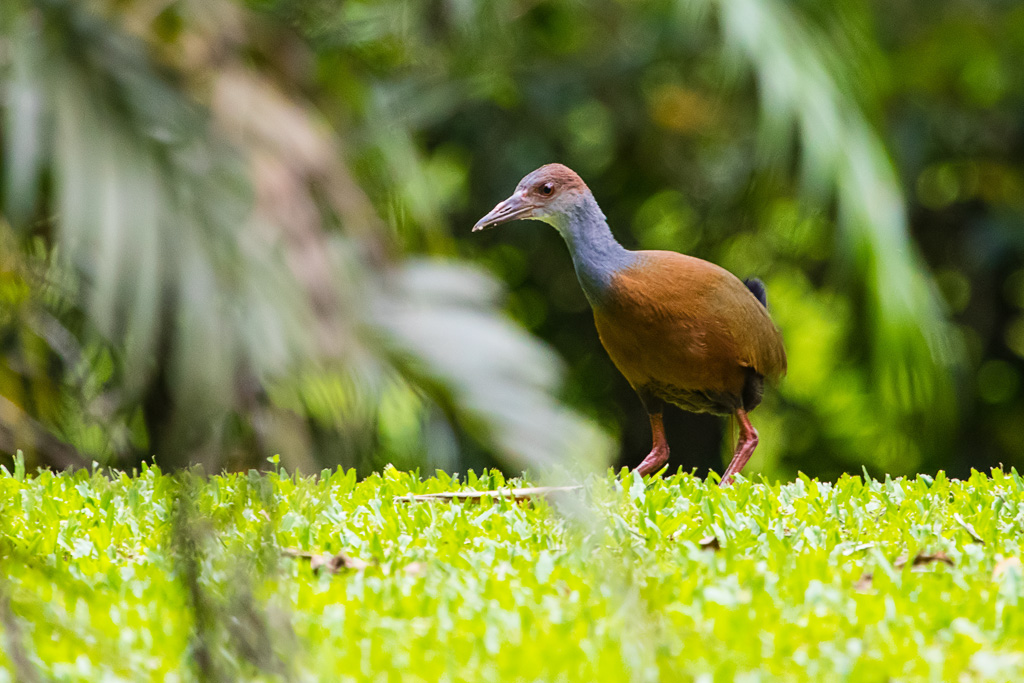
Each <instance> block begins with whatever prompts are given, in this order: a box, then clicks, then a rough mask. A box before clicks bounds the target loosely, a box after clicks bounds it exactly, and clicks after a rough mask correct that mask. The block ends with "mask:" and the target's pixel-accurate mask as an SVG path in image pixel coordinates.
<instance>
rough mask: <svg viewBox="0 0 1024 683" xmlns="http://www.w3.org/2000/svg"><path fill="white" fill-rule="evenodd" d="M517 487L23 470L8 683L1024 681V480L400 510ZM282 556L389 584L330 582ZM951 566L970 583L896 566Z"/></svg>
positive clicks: (679, 482) (8, 506) (8, 579)
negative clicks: (433, 496) (336, 560)
mask: <svg viewBox="0 0 1024 683" xmlns="http://www.w3.org/2000/svg"><path fill="white" fill-rule="evenodd" d="M501 485H505V482H504V481H503V480H502V478H501V476H500V475H498V474H496V473H492V474H488V475H486V476H483V477H481V478H479V479H477V477H475V476H473V475H472V474H470V475H469V477H468V481H464V482H460V481H457V480H453V479H451V478H449V477H447V476H446V475H441V474H439V475H438V477H435V478H430V479H427V480H420V479H418V478H417V477H415V476H413V475H410V474H408V473H402V472H398V471H395V470H387V471H385V472H384V473H383V475H380V476H373V477H370V478H368V479H366V480H364V481H362V482H357V481H356V477H355V474H354V472H344V471H337V472H325V473H323V474H322V475H321V476H320V477H316V478H302V479H297V480H296V479H294V478H290V477H288V476H287V475H283V474H282V475H277V474H269V475H260V474H256V473H250V474H239V475H225V476H217V477H208V478H202V479H200V478H194V479H191V480H189V481H186V482H184V483H183V482H182V480H180V479H177V478H175V477H171V476H168V475H165V474H161V473H160V472H159V471H158V470H157V469H155V468H151V469H146V470H144V471H143V472H142V473H141V474H139V475H138V476H135V477H129V476H127V475H123V474H116V475H114V476H112V477H108V476H104V475H102V474H100V473H95V474H90V473H87V472H79V473H77V474H53V473H49V472H42V473H39V474H37V475H34V476H26V475H25V474H24V472H23V471H20V469H19V471H16V472H15V473H14V474H11V473H9V472H7V471H6V470H3V472H0V534H2V535H0V543H2V545H0V551H2V560H0V562H2V564H0V593H2V595H0V598H2V597H3V596H6V597H7V598H8V599H9V600H10V607H11V609H10V610H3V609H2V608H0V631H2V633H0V681H6V680H16V678H17V676H16V672H15V664H14V660H15V657H16V654H15V653H16V652H20V653H22V654H23V655H24V657H25V658H27V663H23V664H22V665H21V666H22V675H25V671H28V673H29V675H30V674H31V673H32V670H34V671H35V673H37V674H39V675H40V676H41V677H45V678H49V679H52V680H59V681H108V680H110V681H113V680H125V681H137V680H160V681H164V680H167V681H176V680H181V681H187V680H202V678H203V676H204V675H206V676H207V677H208V679H209V680H218V681H220V680H229V679H233V678H236V679H245V680H251V679H257V680H303V681H305V680H324V681H363V680H374V681H398V680H401V681H437V680H446V681H514V680H523V681H560V680H561V681H598V680H607V681H625V680H643V681H656V680H663V681H701V682H711V681H734V680H735V681H775V680H779V681H805V680H817V681H841V680H849V681H879V682H881V681H916V680H922V681H924V680H927V681H942V682H946V681H1008V680H1013V679H1016V678H1018V674H1019V672H1020V671H1021V670H1022V669H1024V654H1022V653H1024V611H1022V610H1021V609H1020V608H1019V605H1018V601H1019V600H1020V598H1021V595H1022V592H1024V580H1022V572H1021V568H1020V564H1019V563H1018V562H1015V561H1014V560H1012V559H1011V560H1004V558H1016V557H1018V556H1019V555H1020V554H1021V547H1020V543H1021V538H1022V529H1024V508H1022V506H1021V491H1022V490H1024V481H1022V479H1021V478H1020V477H1019V476H1017V474H1016V473H1010V474H1004V473H1001V472H994V473H992V474H991V475H990V476H986V475H984V474H975V475H974V476H972V477H971V479H970V480H968V481H956V480H948V479H946V478H945V477H944V476H942V475H939V476H938V477H937V478H935V479H934V480H932V479H931V478H928V477H924V476H922V477H919V478H918V479H916V480H896V481H885V482H881V481H867V482H865V481H863V480H862V479H861V478H859V477H844V478H843V479H841V480H840V481H839V482H838V483H836V484H827V483H820V482H816V481H813V480H808V479H805V478H801V479H799V480H797V481H795V482H792V483H789V484H785V485H775V486H769V485H765V484H760V483H757V484H755V483H750V482H746V481H741V482H739V483H738V484H737V485H736V486H734V487H733V488H731V489H728V490H725V491H722V490H719V489H718V488H717V486H715V485H714V483H713V482H709V483H705V482H702V481H700V480H698V479H695V478H694V477H692V476H689V475H676V476H671V477H668V478H666V479H664V480H662V479H655V480H652V481H651V482H649V483H648V484H647V485H646V486H644V484H643V482H640V481H638V480H636V479H634V478H633V477H632V476H631V475H628V474H623V475H622V477H621V478H616V477H613V476H612V475H609V476H608V477H607V478H603V479H594V480H593V481H591V482H590V483H589V484H588V488H587V492H586V494H585V495H579V496H577V497H576V498H577V499H579V500H582V501H584V502H586V503H587V506H588V507H587V508H586V513H585V514H584V515H583V520H584V521H583V522H580V523H572V522H568V521H566V518H565V517H564V516H563V515H560V514H559V513H558V511H557V509H556V508H555V507H554V506H552V505H548V504H546V503H544V502H538V503H534V504H526V505H524V504H515V503H510V502H506V501H497V502H492V501H489V502H483V503H453V504H445V503H429V504H407V503H396V502H395V501H394V500H393V499H394V497H395V496H396V495H401V494H405V493H409V492H417V493H419V492H427V491H447V490H458V489H461V488H465V487H474V488H478V489H487V488H493V487H495V486H501ZM176 500H178V501H180V500H186V501H191V502H188V503H187V504H185V505H184V506H183V507H184V509H185V510H186V511H188V510H191V512H188V513H187V514H186V513H181V512H179V511H178V510H179V508H182V505H181V504H180V503H176ZM708 536H714V537H715V538H716V539H717V540H718V543H719V545H720V546H721V547H720V549H718V550H715V549H713V547H705V546H707V545H712V546H713V545H714V544H708V543H704V544H702V543H701V539H704V538H706V537H708ZM282 548H299V549H304V550H312V551H316V552H322V551H330V552H338V551H344V552H345V553H347V554H348V555H349V556H351V557H353V558H356V559H358V560H363V561H365V562H368V563H370V564H369V567H368V568H366V569H365V570H347V571H342V572H340V573H338V574H336V575H331V574H329V573H326V572H321V573H314V572H313V570H312V569H311V567H310V564H309V562H308V561H304V560H300V559H294V558H290V557H283V556H282V555H281V549H282ZM939 552H942V553H945V554H946V555H947V556H948V558H949V560H950V561H951V562H952V565H949V564H947V563H945V562H928V563H922V564H919V565H917V566H914V564H913V563H912V562H907V563H905V564H902V563H900V562H897V560H898V559H899V558H901V557H910V558H913V557H916V556H918V555H920V554H935V553H939ZM1001 560H1004V561H1002V562H1000V561H1001ZM866 574H870V575H871V578H870V580H867V579H866V578H865V575H866ZM190 576H196V577H198V579H197V580H196V581H191V580H190V578H189V577H190ZM0 603H2V600H0ZM0 607H2V604H0ZM12 627H13V629H14V631H15V632H12ZM19 642H20V646H19V645H18V643H19ZM204 661H205V662H207V664H206V665H205V668H204V666H203V665H201V664H200V662H204Z"/></svg>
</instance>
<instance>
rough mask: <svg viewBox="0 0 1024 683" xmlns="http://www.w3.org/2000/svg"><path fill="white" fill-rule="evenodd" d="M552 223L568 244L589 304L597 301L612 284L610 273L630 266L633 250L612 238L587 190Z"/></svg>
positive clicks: (605, 222) (632, 259)
mask: <svg viewBox="0 0 1024 683" xmlns="http://www.w3.org/2000/svg"><path fill="white" fill-rule="evenodd" d="M553 223H554V225H555V228H557V229H558V232H559V233H561V235H562V237H563V238H564V239H565V243H566V244H567V245H568V246H569V253H570V254H572V262H573V265H574V266H575V267H576V277H577V278H578V279H579V281H580V286H582V287H583V293H584V294H586V296H587V299H588V300H589V301H590V305H591V306H596V305H598V304H599V303H600V302H601V300H602V299H603V298H604V296H605V294H606V293H607V292H608V290H609V288H610V286H611V282H612V276H613V275H614V274H615V273H616V272H617V271H619V270H622V269H623V268H628V267H629V266H631V265H632V264H633V262H634V261H635V259H636V254H634V253H633V252H631V251H629V250H628V249H626V248H625V247H623V246H622V245H621V244H619V243H618V242H617V241H616V240H615V236H614V235H612V231H611V229H610V228H609V227H608V221H607V220H606V219H605V216H604V213H603V212H602V211H601V207H599V206H598V205H597V201H596V200H595V199H594V196H593V195H592V194H590V193H589V192H586V193H585V194H584V195H583V198H582V200H581V201H578V202H577V203H575V204H574V205H573V206H572V207H571V208H570V209H569V210H568V211H566V212H565V213H564V214H561V215H560V216H558V220H556V221H553Z"/></svg>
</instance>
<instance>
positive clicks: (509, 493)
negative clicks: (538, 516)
mask: <svg viewBox="0 0 1024 683" xmlns="http://www.w3.org/2000/svg"><path fill="white" fill-rule="evenodd" d="M582 489H583V486H581V485H578V484H577V485H575V486H530V487H527V488H519V489H495V490H493V491H448V492H445V493H421V494H416V495H408V496H395V501H396V502H400V503H429V502H440V503H450V502H452V501H454V500H464V501H472V502H480V501H482V500H483V499H484V498H511V499H512V500H515V501H517V502H519V501H523V500H530V499H532V498H537V497H541V496H549V495H552V494H554V495H558V494H561V493H569V492H571V491H579V490H582Z"/></svg>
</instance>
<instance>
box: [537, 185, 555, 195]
mask: <svg viewBox="0 0 1024 683" xmlns="http://www.w3.org/2000/svg"><path fill="white" fill-rule="evenodd" d="M537 191H538V192H540V193H541V194H542V195H544V196H545V197H547V196H548V195H550V194H551V193H552V192H554V191H555V186H554V183H544V184H543V185H541V186H540V187H538V188H537Z"/></svg>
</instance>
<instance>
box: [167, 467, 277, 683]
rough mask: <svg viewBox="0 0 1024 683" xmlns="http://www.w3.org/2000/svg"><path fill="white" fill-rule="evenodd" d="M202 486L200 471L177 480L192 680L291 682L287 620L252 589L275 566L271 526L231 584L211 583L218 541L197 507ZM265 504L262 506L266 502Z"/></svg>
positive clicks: (177, 551)
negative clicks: (263, 677)
mask: <svg viewBox="0 0 1024 683" xmlns="http://www.w3.org/2000/svg"><path fill="white" fill-rule="evenodd" d="M256 478H257V479H259V480H260V481H265V480H264V479H262V478H261V477H258V476H257V477H256ZM251 479H252V478H250V481H251ZM204 485H205V480H204V479H203V477H202V474H201V471H200V470H199V468H193V469H192V470H189V471H187V472H184V473H182V474H181V475H180V477H179V492H178V497H177V506H176V511H175V521H174V534H173V545H174V547H173V553H172V556H173V558H174V564H175V572H176V573H177V575H178V577H179V578H180V579H181V581H182V583H183V584H184V588H185V590H186V591H187V594H188V603H189V606H190V608H191V610H192V614H193V633H192V637H191V646H190V649H191V651H192V659H193V661H194V662H195V668H196V676H197V678H198V679H199V680H200V681H204V682H209V683H221V682H222V681H231V680H236V679H242V680H244V679H246V678H249V677H251V675H252V673H254V672H253V671H252V670H255V672H262V673H266V674H272V675H275V676H277V677H279V678H281V679H282V680H285V681H290V680H293V676H292V667H291V664H290V659H288V658H287V657H285V656H283V655H282V653H283V652H294V651H295V650H296V645H297V642H296V638H295V636H294V633H293V631H292V629H291V623H290V622H291V620H290V616H289V615H288V614H287V613H286V612H284V611H283V610H281V609H280V608H276V607H274V606H269V605H263V604H261V603H259V602H258V601H257V599H256V597H255V596H254V591H253V586H254V584H255V582H256V581H257V580H258V579H259V578H260V577H261V576H265V574H266V571H265V570H266V569H267V568H268V567H272V566H275V565H273V564H271V563H270V562H271V560H270V558H271V557H273V556H274V555H273V553H274V544H273V537H272V530H271V528H270V525H269V522H268V524H267V526H266V527H265V533H264V538H263V539H262V542H261V543H260V544H258V547H257V548H255V549H254V550H253V554H252V555H250V556H248V557H239V558H236V561H235V563H234V565H233V566H232V567H231V568H230V570H229V574H230V580H229V581H226V582H224V584H223V585H221V586H217V585H215V584H214V583H213V581H214V579H213V578H212V577H210V576H207V575H205V574H204V572H207V571H209V570H210V562H209V557H208V555H207V552H208V547H209V545H210V544H211V543H214V542H216V540H215V538H214V535H215V533H216V530H215V529H214V528H213V525H212V523H211V521H210V520H209V519H207V518H205V517H204V516H203V515H202V514H201V513H200V512H199V510H198V506H197V505H196V499H197V498H198V497H199V495H200V494H201V492H202V487H203V486H204ZM262 488H264V489H265V488H266V487H265V486H264V487H262ZM262 497H263V498H266V496H262ZM263 503H264V507H266V506H267V501H265V500H264V501H263ZM275 559H276V558H275ZM224 655H229V656H230V659H229V658H227V657H225V656H224ZM246 669H252V670H250V671H246Z"/></svg>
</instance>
